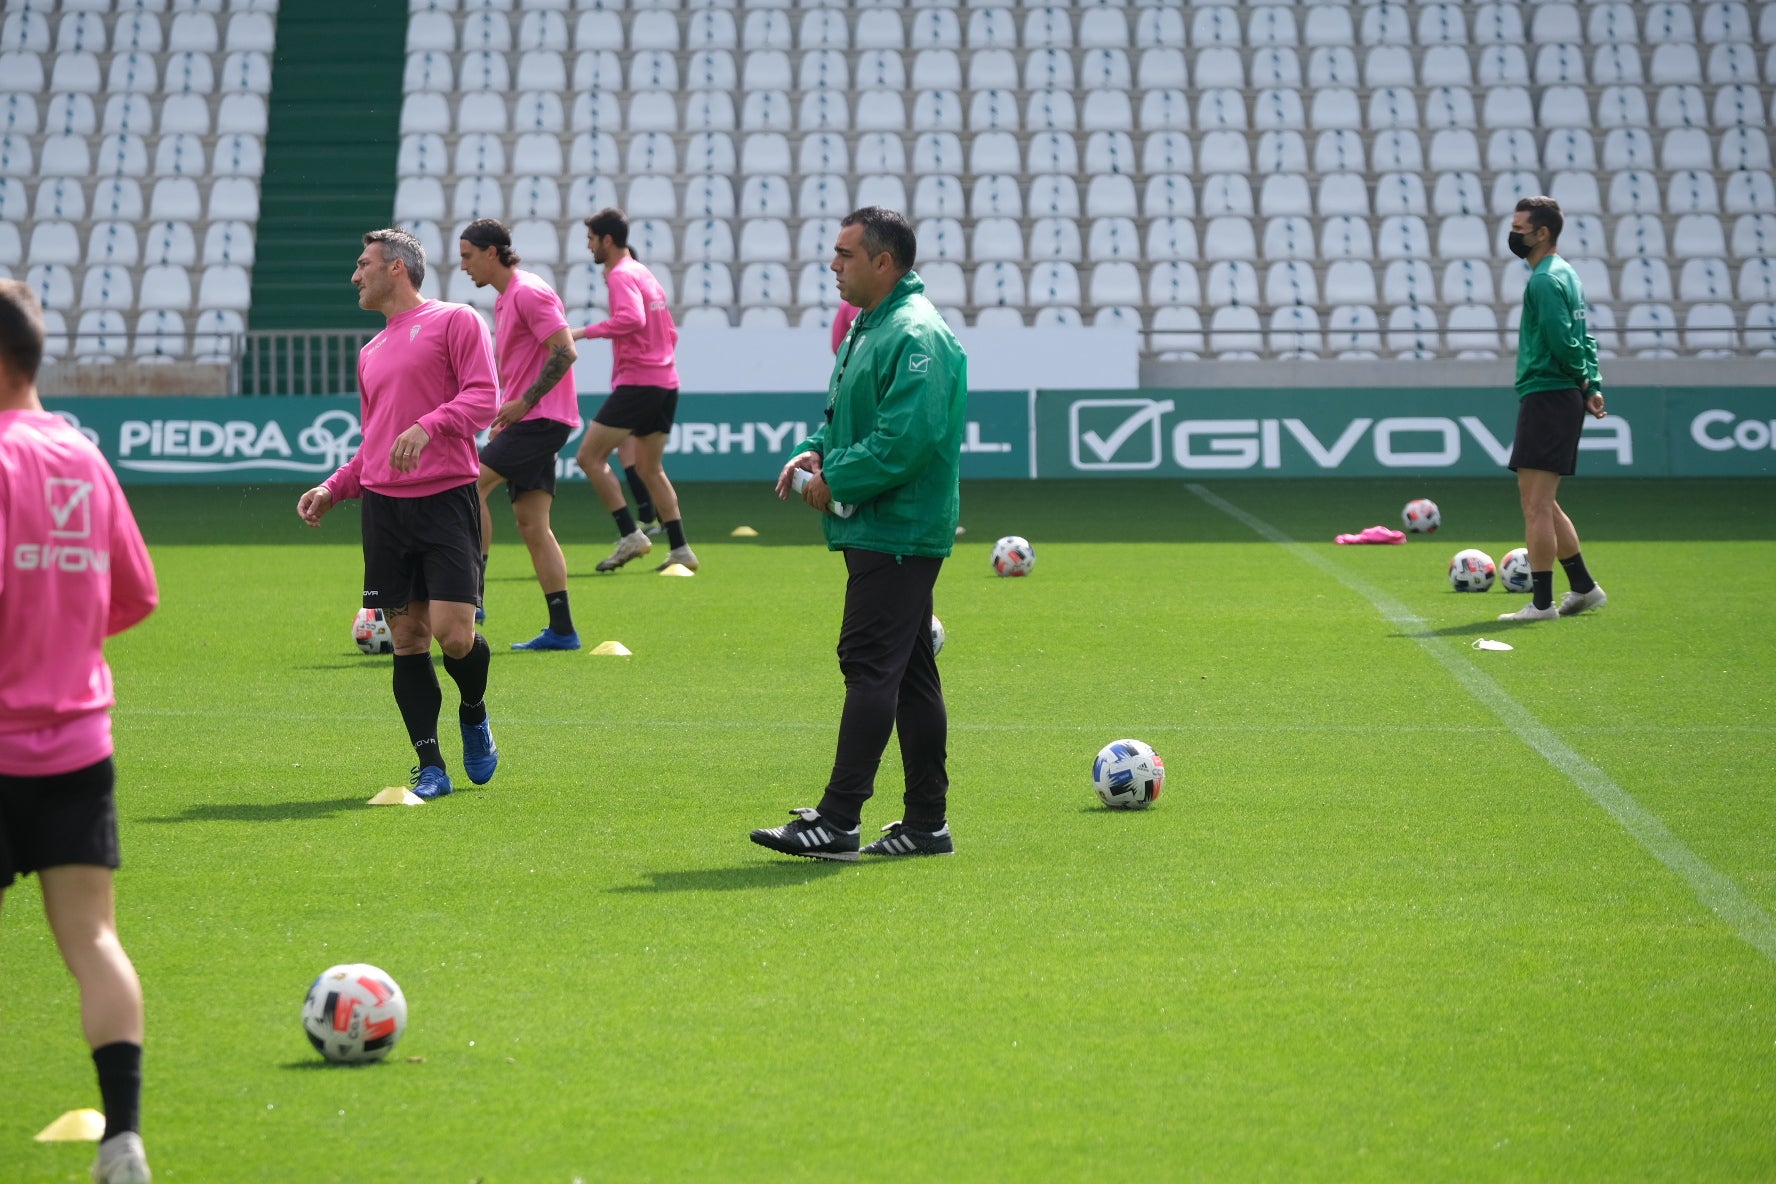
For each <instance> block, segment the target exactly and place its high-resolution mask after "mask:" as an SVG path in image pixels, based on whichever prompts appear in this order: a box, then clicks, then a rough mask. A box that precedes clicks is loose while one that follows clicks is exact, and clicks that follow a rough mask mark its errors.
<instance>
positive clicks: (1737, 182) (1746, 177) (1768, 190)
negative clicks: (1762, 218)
mask: <svg viewBox="0 0 1776 1184" xmlns="http://www.w3.org/2000/svg"><path fill="white" fill-rule="evenodd" d="M1724 208H1725V210H1726V212H1727V213H1729V214H1770V213H1776V182H1772V180H1771V176H1770V174H1769V173H1767V172H1764V171H1762V170H1756V171H1752V170H1744V171H1738V172H1734V173H1732V174H1731V175H1729V176H1728V177H1727V192H1726V197H1725V201H1724Z"/></svg>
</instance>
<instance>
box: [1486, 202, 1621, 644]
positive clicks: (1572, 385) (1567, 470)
mask: <svg viewBox="0 0 1776 1184" xmlns="http://www.w3.org/2000/svg"><path fill="white" fill-rule="evenodd" d="M1564 224H1565V219H1563V218H1562V217H1561V216H1560V203H1559V202H1557V201H1555V200H1554V199H1553V198H1551V197H1526V198H1524V199H1523V200H1522V201H1519V202H1518V203H1517V209H1516V211H1515V212H1514V213H1513V214H1512V215H1511V235H1510V239H1509V240H1508V241H1509V246H1510V248H1511V253H1512V254H1513V255H1516V256H1517V257H1518V258H1519V259H1522V260H1524V261H1525V262H1527V263H1528V264H1529V266H1530V268H1531V269H1532V270H1531V274H1530V277H1529V286H1528V287H1526V288H1525V289H1524V291H1523V321H1522V323H1521V325H1519V327H1518V331H1517V395H1518V404H1517V437H1516V439H1515V441H1513V443H1512V445H1511V468H1512V470H1513V471H1514V472H1515V473H1516V474H1517V494H1518V498H1519V499H1520V500H1521V502H1522V503H1523V531H1524V535H1525V538H1524V545H1525V546H1527V547H1528V548H1529V571H1530V578H1531V580H1532V581H1533V593H1532V596H1533V598H1532V599H1531V600H1530V602H1529V603H1528V604H1526V605H1524V606H1523V607H1522V608H1520V609H1518V610H1517V611H1516V612H1513V613H1500V614H1499V620H1501V621H1550V620H1553V619H1555V618H1557V617H1570V616H1573V615H1575V614H1577V613H1582V612H1586V611H1588V610H1590V609H1594V608H1600V607H1602V606H1603V604H1604V603H1605V602H1606V601H1607V600H1608V599H1609V598H1608V597H1607V596H1605V595H1604V594H1603V589H1602V588H1600V587H1598V584H1597V581H1596V580H1594V579H1592V578H1591V573H1590V572H1589V571H1587V570H1586V568H1585V558H1584V556H1583V555H1581V554H1579V532H1578V531H1576V530H1574V529H1573V524H1572V519H1570V518H1568V517H1567V516H1566V512H1565V511H1564V510H1562V509H1561V508H1560V503H1559V502H1558V501H1556V500H1555V496H1554V495H1555V494H1556V493H1557V492H1558V491H1559V489H1560V479H1561V478H1562V477H1570V476H1572V474H1573V471H1574V470H1575V469H1576V468H1577V467H1578V459H1579V435H1580V432H1581V431H1582V430H1583V429H1584V426H1585V412H1587V411H1589V412H1590V413H1591V414H1592V415H1595V416H1596V417H1597V418H1598V419H1602V418H1603V416H1604V411H1603V377H1602V375H1600V374H1599V373H1598V370H1597V342H1596V341H1595V340H1593V339H1592V337H1591V334H1590V333H1589V332H1588V331H1587V329H1586V324H1585V291H1584V288H1583V287H1582V286H1581V285H1580V284H1579V276H1578V273H1577V272H1575V271H1573V269H1572V267H1571V266H1570V265H1569V264H1568V263H1567V261H1566V260H1564V259H1562V258H1561V257H1560V256H1559V255H1556V254H1555V253H1554V248H1555V245H1556V243H1557V241H1558V240H1559V238H1560V229H1561V227H1562V226H1563V225H1564ZM1556 558H1558V559H1559V560H1560V566H1561V567H1563V568H1564V569H1565V570H1566V578H1567V579H1568V580H1569V581H1570V582H1571V583H1572V591H1570V592H1568V593H1567V594H1566V595H1565V596H1564V597H1562V598H1561V601H1560V607H1559V608H1555V607H1554V560H1555V559H1556Z"/></svg>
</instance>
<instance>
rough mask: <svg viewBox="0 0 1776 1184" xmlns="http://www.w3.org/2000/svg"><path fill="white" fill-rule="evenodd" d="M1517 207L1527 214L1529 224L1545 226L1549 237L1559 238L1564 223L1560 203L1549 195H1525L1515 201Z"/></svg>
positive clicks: (1538, 226) (1537, 226)
mask: <svg viewBox="0 0 1776 1184" xmlns="http://www.w3.org/2000/svg"><path fill="white" fill-rule="evenodd" d="M1517 209H1518V210H1520V211H1522V212H1523V213H1527V214H1528V215H1529V224H1530V225H1531V226H1533V227H1536V228H1537V229H1541V228H1544V227H1545V228H1546V229H1547V231H1548V237H1549V238H1550V239H1557V238H1559V237H1560V231H1561V228H1562V227H1564V226H1565V225H1566V219H1565V218H1563V217H1561V216H1560V203H1559V202H1557V201H1555V200H1554V199H1553V198H1551V197H1526V198H1524V199H1522V200H1521V201H1519V202H1518V203H1517Z"/></svg>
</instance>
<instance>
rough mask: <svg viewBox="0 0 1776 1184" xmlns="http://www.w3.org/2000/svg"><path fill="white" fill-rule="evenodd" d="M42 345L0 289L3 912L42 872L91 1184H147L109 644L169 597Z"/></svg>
mask: <svg viewBox="0 0 1776 1184" xmlns="http://www.w3.org/2000/svg"><path fill="white" fill-rule="evenodd" d="M43 341H44V329H43V309H42V307H41V306H40V305H39V304H38V303H37V298H36V297H35V296H33V295H32V294H31V291H30V289H29V288H27V287H26V286H25V285H24V284H21V283H17V282H15V281H13V280H0V637H5V638H6V644H5V645H4V646H0V902H4V900H5V897H6V889H7V887H8V886H9V885H10V884H11V883H12V882H13V880H15V879H17V878H18V877H19V876H22V875H28V874H30V873H31V872H33V871H34V872H36V873H37V879H38V882H39V883H40V884H41V885H42V887H43V911H44V913H45V914H46V915H47V916H48V918H49V927H50V929H51V931H52V932H53V933H54V934H55V940H56V946H57V948H58V949H60V950H61V952H62V960H63V961H64V962H66V963H67V965H68V970H69V972H70V973H72V974H73V975H74V980H75V982H76V983H78V984H79V987H80V1019H81V1027H82V1028H83V1029H84V1030H85V1035H86V1040H87V1043H88V1044H89V1045H90V1046H91V1047H92V1050H93V1053H92V1058H93V1065H94V1067H95V1068H96V1069H97V1070H98V1075H99V1093H100V1095H101V1096H102V1097H103V1098H104V1105H105V1133H104V1137H103V1139H102V1140H101V1142H100V1143H99V1157H98V1162H97V1163H95V1164H94V1165H93V1179H94V1180H97V1181H100V1182H101V1184H140V1182H142V1181H146V1180H148V1179H149V1178H150V1175H149V1171H148V1160H147V1156H146V1153H145V1152H144V1151H143V1149H142V1136H141V1134H140V1114H141V1109H142V1031H143V1029H142V986H141V983H140V982H139V981H138V980H137V978H136V970H135V967H134V966H132V965H131V964H130V960H129V955H127V954H125V953H124V952H123V946H122V944H120V943H119V942H118V940H117V922H116V913H115V908H114V906H113V898H112V882H111V881H112V872H113V870H114V869H115V868H117V867H118V866H119V864H120V862H121V857H120V854H119V850H118V844H117V809H116V803H115V799H114V797H113V786H114V784H115V781H116V769H115V767H114V766H113V765H112V761H111V705H112V703H113V702H114V698H113V695H112V690H111V669H110V667H108V666H107V665H105V638H107V637H109V636H111V635H112V634H114V633H121V632H123V631H124V630H125V629H128V628H129V627H130V626H131V625H134V624H136V623H137V622H139V621H140V620H142V618H144V617H146V616H147V615H148V614H149V613H151V612H153V611H154V606H155V604H156V603H158V601H159V592H158V591H157V589H156V587H155V583H154V568H153V566H152V565H151V564H150V563H149V561H148V548H147V547H146V546H145V545H144V544H143V542H142V535H141V532H140V531H138V530H137V529H136V522H135V519H134V518H133V517H131V515H130V509H129V503H127V502H126V501H124V498H123V491H122V490H121V489H119V488H118V486H117V478H116V477H115V476H114V475H113V474H112V472H111V468H110V466H109V465H107V464H106V463H105V458H104V457H103V456H101V455H100V454H99V450H98V449H97V448H95V447H94V446H93V445H92V444H91V443H89V442H88V441H87V439H86V437H84V436H82V435H81V434H80V433H79V432H78V431H76V430H75V429H73V428H72V427H69V426H68V423H67V421H65V420H63V419H62V418H61V417H60V416H56V415H51V414H49V413H48V412H46V411H44V410H43V404H42V402H41V401H39V399H38V397H37V368H38V366H39V365H40V364H41V363H42V360H43ZM16 977H17V976H16V975H9V976H8V978H7V985H8V986H11V987H14V988H15V989H16V987H17V986H18V984H17V983H16V982H15V981H13V980H15V979H16ZM22 1068H23V1067H22V1066H19V1067H18V1071H22ZM6 1071H7V1072H8V1073H13V1072H15V1069H14V1068H13V1067H11V1066H9V1067H8V1069H7V1070H6Z"/></svg>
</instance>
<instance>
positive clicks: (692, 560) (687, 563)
mask: <svg viewBox="0 0 1776 1184" xmlns="http://www.w3.org/2000/svg"><path fill="white" fill-rule="evenodd" d="M675 563H676V564H678V565H679V566H680V567H682V568H684V569H685V570H686V571H696V570H697V553H696V552H695V551H693V550H691V549H690V548H689V547H688V546H687V547H674V548H672V550H670V551H668V552H666V562H665V563H662V564H661V565H660V566H659V567H656V568H655V569H654V570H655V571H665V570H666V569H667V568H669V567H671V566H672V565H673V564H675Z"/></svg>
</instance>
